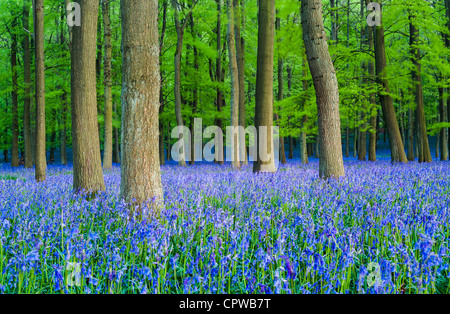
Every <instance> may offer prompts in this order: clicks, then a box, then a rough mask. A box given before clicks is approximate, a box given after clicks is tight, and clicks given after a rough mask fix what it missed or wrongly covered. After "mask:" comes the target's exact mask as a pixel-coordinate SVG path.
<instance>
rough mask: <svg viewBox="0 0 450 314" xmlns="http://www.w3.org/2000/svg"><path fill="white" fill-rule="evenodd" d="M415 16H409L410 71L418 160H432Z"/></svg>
mask: <svg viewBox="0 0 450 314" xmlns="http://www.w3.org/2000/svg"><path fill="white" fill-rule="evenodd" d="M414 18H415V17H413V16H410V24H409V30H410V47H411V54H412V57H411V59H412V60H411V61H412V62H413V64H414V69H413V71H412V73H411V76H412V81H413V84H414V85H415V86H414V87H415V88H414V90H415V96H416V123H417V126H418V129H417V131H418V134H417V136H418V142H417V144H418V146H419V147H418V148H419V162H432V161H433V158H432V157H431V152H430V146H429V144H428V135H427V125H426V120H425V107H424V103H423V89H422V73H421V67H422V66H421V64H420V63H419V59H420V50H419V48H418V47H417V45H418V44H419V30H418V29H417V28H416V27H415V25H414V23H413V19H414Z"/></svg>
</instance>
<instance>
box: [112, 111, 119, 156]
mask: <svg viewBox="0 0 450 314" xmlns="http://www.w3.org/2000/svg"><path fill="white" fill-rule="evenodd" d="M113 111H114V113H115V115H116V116H118V113H117V110H116V103H115V102H114V103H113ZM113 131H114V152H113V161H114V162H115V163H117V164H118V163H120V140H119V128H116V127H113Z"/></svg>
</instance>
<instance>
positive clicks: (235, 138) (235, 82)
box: [227, 0, 241, 169]
mask: <svg viewBox="0 0 450 314" xmlns="http://www.w3.org/2000/svg"><path fill="white" fill-rule="evenodd" d="M234 11H235V10H234V7H233V0H227V16H228V28H227V31H228V36H227V41H228V58H229V65H230V76H231V99H230V106H231V126H232V127H233V129H234V130H238V127H239V73H238V65H237V57H236V42H235V29H234V22H235V20H234ZM229 140H230V141H231V164H232V166H233V168H235V169H239V168H240V167H241V163H240V156H239V153H240V150H239V141H240V138H239V133H238V132H236V133H234V132H233V133H232V138H231V139H229Z"/></svg>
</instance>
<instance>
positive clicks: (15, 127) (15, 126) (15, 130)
mask: <svg viewBox="0 0 450 314" xmlns="http://www.w3.org/2000/svg"><path fill="white" fill-rule="evenodd" d="M16 32H17V17H13V22H12V23H11V42H12V43H11V70H12V85H13V86H12V91H11V98H12V147H11V166H12V167H19V115H18V90H19V86H18V82H17V79H18V75H17V33H16Z"/></svg>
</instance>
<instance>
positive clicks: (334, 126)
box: [301, 0, 345, 179]
mask: <svg viewBox="0 0 450 314" xmlns="http://www.w3.org/2000/svg"><path fill="white" fill-rule="evenodd" d="M301 16H302V26H303V39H304V42H305V47H306V55H307V57H308V64H309V68H310V71H311V74H312V77H313V82H314V88H315V92H316V98H317V110H318V125H319V150H320V151H319V155H320V162H319V173H320V177H322V178H325V179H328V178H331V177H342V176H344V175H345V171H344V161H343V157H342V145H341V122H340V117H339V90H338V83H337V78H336V72H335V70H334V66H333V63H332V62H331V57H330V54H329V52H328V43H327V36H326V33H325V29H324V26H323V16H322V1H321V0H302V9H301Z"/></svg>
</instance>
